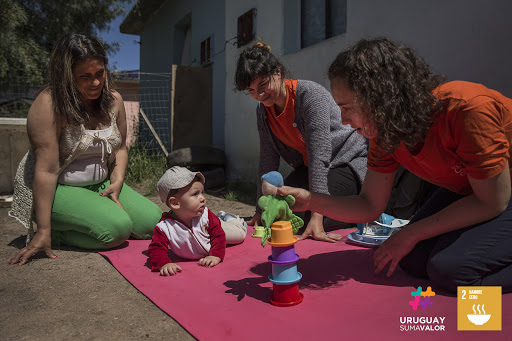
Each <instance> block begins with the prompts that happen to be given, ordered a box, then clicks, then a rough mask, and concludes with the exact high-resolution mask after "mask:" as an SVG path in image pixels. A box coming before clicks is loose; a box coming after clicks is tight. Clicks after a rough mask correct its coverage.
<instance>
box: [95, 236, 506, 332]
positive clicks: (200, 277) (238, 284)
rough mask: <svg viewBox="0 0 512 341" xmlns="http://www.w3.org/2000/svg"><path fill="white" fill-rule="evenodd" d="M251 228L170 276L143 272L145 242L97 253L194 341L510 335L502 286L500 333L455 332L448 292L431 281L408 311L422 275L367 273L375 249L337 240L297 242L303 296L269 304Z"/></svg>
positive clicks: (262, 253)
mask: <svg viewBox="0 0 512 341" xmlns="http://www.w3.org/2000/svg"><path fill="white" fill-rule="evenodd" d="M250 232H252V231H250ZM334 232H336V231H334ZM337 232H338V233H340V234H344V235H346V234H348V233H349V232H353V230H340V231H337ZM250 234H251V233H248V236H247V238H246V240H245V242H244V243H242V244H240V245H236V246H231V247H228V248H227V250H226V258H225V260H224V262H223V263H221V264H219V265H218V266H216V267H214V268H203V267H200V266H198V265H197V262H196V261H185V260H183V261H176V262H177V263H178V264H179V265H180V266H181V267H182V269H183V271H182V272H181V273H179V274H177V275H176V276H172V277H163V276H159V273H155V272H151V271H150V268H149V262H148V258H147V256H146V249H147V247H148V245H149V241H147V240H146V241H139V240H130V241H128V242H127V243H125V244H124V247H120V248H118V249H115V250H110V251H103V252H100V254H101V255H103V256H104V257H106V258H107V259H108V260H109V261H110V262H111V263H112V264H113V265H114V267H115V268H116V269H117V270H118V271H119V272H120V273H121V274H122V275H123V276H124V277H125V278H126V279H127V280H128V281H129V282H130V283H131V284H132V285H133V286H135V287H136V288H137V289H138V290H140V291H141V292H142V293H143V294H144V295H146V296H147V297H148V298H149V299H150V300H151V301H152V302H154V303H155V304H156V305H157V306H158V307H160V308H161V309H162V310H163V311H165V312H166V313H167V314H168V315H169V316H171V317H172V318H173V319H175V320H176V321H177V322H178V323H179V324H181V325H182V326H183V327H184V328H185V329H186V330H187V331H188V332H190V333H191V334H192V335H193V336H194V337H196V338H198V339H199V340H259V341H261V340H283V341H286V340H293V341H296V340H395V341H400V340H414V341H417V340H436V341H438V340H479V341H480V340H507V341H510V340H512V323H511V322H512V295H511V294H509V295H503V297H502V330H501V331H458V330H457V298H456V297H454V296H449V295H445V294H442V292H440V291H437V292H436V288H435V287H432V290H433V291H434V292H436V295H435V296H433V297H431V298H430V299H431V301H432V304H431V305H429V306H427V308H426V309H425V310H422V308H421V307H418V309H417V310H413V309H412V306H411V305H409V301H411V300H412V299H413V297H412V296H411V292H413V291H416V288H417V287H418V286H422V287H423V290H426V288H427V287H428V286H431V284H429V283H428V281H426V280H421V279H415V278H412V277H409V276H407V275H406V274H405V273H403V272H401V271H400V270H397V271H396V272H395V274H394V275H393V276H392V277H391V278H387V277H385V276H384V275H375V274H374V273H373V263H372V257H373V253H374V250H373V249H367V248H362V247H358V246H353V245H347V244H345V243H344V242H338V243H332V244H330V243H324V242H317V241H313V240H309V239H308V240H304V241H299V242H298V243H296V244H295V249H296V252H297V254H299V255H300V260H299V262H298V263H297V267H298V271H299V272H301V273H302V275H303V277H302V280H301V281H300V283H299V288H300V292H301V293H303V294H304V300H303V302H302V303H300V304H299V305H296V306H292V307H276V306H273V305H271V304H270V302H269V297H270V296H271V294H272V283H271V282H270V281H269V280H268V275H269V274H271V272H272V266H271V264H270V263H269V262H268V259H267V257H268V256H269V255H270V254H271V248H270V246H269V245H267V246H266V247H265V248H262V247H261V245H260V240H259V239H257V238H251V236H250ZM406 317H415V318H417V317H425V318H427V317H428V318H430V317H437V318H438V321H440V318H444V320H443V322H442V323H438V324H437V325H438V328H440V326H441V325H442V326H443V327H444V331H425V330H423V331H419V330H413V331H411V330H408V331H405V330H403V329H404V328H403V327H401V326H403V324H402V323H401V318H402V319H403V318H406ZM424 321H425V320H424ZM427 321H428V320H427ZM427 325H428V324H427ZM432 326H433V327H434V328H435V326H436V324H435V323H434V324H432Z"/></svg>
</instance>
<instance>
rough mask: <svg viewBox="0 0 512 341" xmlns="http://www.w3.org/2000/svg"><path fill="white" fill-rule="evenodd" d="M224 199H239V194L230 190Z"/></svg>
mask: <svg viewBox="0 0 512 341" xmlns="http://www.w3.org/2000/svg"><path fill="white" fill-rule="evenodd" d="M224 199H226V200H229V201H238V194H237V193H236V192H233V191H231V190H230V191H228V192H227V193H226V194H225V195H224Z"/></svg>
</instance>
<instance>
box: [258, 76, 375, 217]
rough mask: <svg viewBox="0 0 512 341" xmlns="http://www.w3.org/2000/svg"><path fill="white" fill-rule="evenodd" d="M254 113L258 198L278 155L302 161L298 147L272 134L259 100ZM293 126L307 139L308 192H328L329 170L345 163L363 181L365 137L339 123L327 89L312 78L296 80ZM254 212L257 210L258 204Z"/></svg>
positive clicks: (293, 161) (292, 162)
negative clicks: (265, 176)
mask: <svg viewBox="0 0 512 341" xmlns="http://www.w3.org/2000/svg"><path fill="white" fill-rule="evenodd" d="M256 114H257V122H258V132H259V135H260V162H259V170H258V197H260V196H261V195H262V193H261V176H262V175H263V174H265V173H268V172H270V171H274V170H278V168H279V158H280V157H282V158H283V159H284V160H285V161H286V162H287V163H288V164H289V165H290V166H292V167H293V168H297V167H299V166H300V165H302V164H303V163H304V161H303V159H302V155H301V154H300V153H299V152H298V151H297V150H295V149H293V148H290V147H288V146H286V145H285V144H283V143H282V142H281V141H280V140H279V139H278V138H277V137H276V136H275V135H274V133H273V132H272V130H271V129H270V127H269V125H268V122H267V119H266V114H265V107H264V106H263V104H262V103H260V104H259V105H258V108H257V109H256ZM293 126H294V127H296V128H297V129H299V131H300V133H301V135H302V137H303V138H304V141H305V142H306V150H307V155H308V172H309V190H310V191H312V192H317V193H326V194H328V193H329V191H328V189H327V173H328V172H329V169H330V168H336V167H339V166H343V165H348V167H350V169H352V170H353V171H354V173H356V174H357V176H358V178H359V180H360V181H361V183H362V182H363V180H364V176H365V175H366V156H367V152H368V140H366V138H364V137H363V136H361V135H359V134H357V133H356V130H355V129H352V128H351V127H350V126H347V125H342V124H341V113H340V108H339V107H338V106H337V105H336V103H335V102H334V99H333V98H332V96H331V94H330V93H329V92H328V91H327V89H325V88H324V87H323V86H321V85H320V84H317V83H315V82H312V81H307V80H298V81H297V92H296V97H295V119H294V123H293ZM257 211H260V210H259V208H258V207H257Z"/></svg>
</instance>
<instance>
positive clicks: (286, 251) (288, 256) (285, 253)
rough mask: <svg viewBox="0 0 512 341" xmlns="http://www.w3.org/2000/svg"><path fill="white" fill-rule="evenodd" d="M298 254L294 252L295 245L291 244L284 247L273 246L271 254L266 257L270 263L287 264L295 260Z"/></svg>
mask: <svg viewBox="0 0 512 341" xmlns="http://www.w3.org/2000/svg"><path fill="white" fill-rule="evenodd" d="M297 257H298V255H297V254H296V253H295V247H294V246H293V245H290V246H285V247H273V248H272V256H271V257H269V258H268V260H269V261H270V263H272V264H287V263H290V262H296V261H297V260H298V258H297Z"/></svg>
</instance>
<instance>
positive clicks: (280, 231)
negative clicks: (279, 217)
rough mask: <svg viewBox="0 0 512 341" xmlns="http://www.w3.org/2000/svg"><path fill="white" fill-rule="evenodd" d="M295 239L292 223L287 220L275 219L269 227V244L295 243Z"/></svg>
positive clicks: (283, 244) (278, 245)
mask: <svg viewBox="0 0 512 341" xmlns="http://www.w3.org/2000/svg"><path fill="white" fill-rule="evenodd" d="M297 239H298V238H297V237H296V236H294V235H293V229H292V224H291V223H290V222H289V221H276V222H275V223H273V224H272V227H271V229H270V239H269V241H268V243H269V244H270V245H271V246H277V247H284V246H290V245H293V244H295V243H296V242H297Z"/></svg>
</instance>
